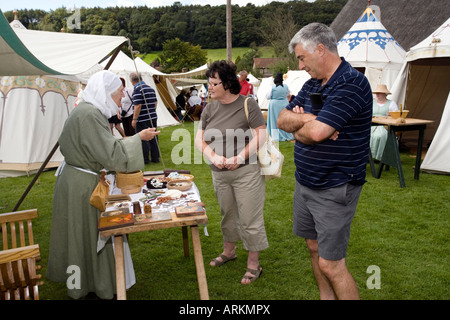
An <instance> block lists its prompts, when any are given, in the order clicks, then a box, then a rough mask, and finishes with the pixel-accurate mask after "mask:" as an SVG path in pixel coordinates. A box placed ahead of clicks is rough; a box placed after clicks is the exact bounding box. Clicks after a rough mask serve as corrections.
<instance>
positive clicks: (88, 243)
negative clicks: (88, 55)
mask: <svg viewBox="0 0 450 320" xmlns="http://www.w3.org/2000/svg"><path fill="white" fill-rule="evenodd" d="M123 96H124V93H123V85H122V82H121V81H120V79H119V77H117V76H116V75H115V74H113V73H112V72H110V71H100V72H98V73H95V74H94V75H93V76H92V77H91V78H90V79H89V81H88V84H87V86H86V88H85V90H84V91H83V102H81V103H80V104H79V105H78V106H77V107H76V108H75V109H74V110H73V111H72V113H71V114H70V116H69V118H68V119H67V121H66V123H65V125H64V128H63V130H62V133H61V136H60V137H59V140H58V142H59V146H60V150H61V153H62V154H63V155H64V158H65V160H64V162H65V164H64V165H63V166H60V168H59V169H58V177H57V180H56V184H55V190H54V195H53V213H52V226H51V234H50V246H49V259H48V268H47V278H48V279H49V280H51V281H55V282H66V283H67V289H68V295H69V297H71V298H73V299H79V298H83V297H86V296H87V295H88V294H89V293H95V295H96V296H97V297H98V298H101V299H113V298H114V294H115V291H116V280H115V265H114V252H113V245H112V242H111V239H108V240H107V241H106V243H104V245H102V246H101V247H100V248H99V249H97V244H98V243H99V233H98V229H97V224H98V219H99V217H100V211H99V210H98V209H96V208H95V207H94V206H92V205H91V204H90V202H89V199H90V197H91V194H92V192H93V190H94V188H95V187H96V186H97V183H98V181H99V177H100V171H101V170H103V169H105V170H107V171H123V172H132V171H137V170H141V169H143V168H144V161H143V158H142V147H141V140H151V139H153V138H154V137H155V136H156V135H157V134H158V133H159V132H157V131H156V130H155V129H154V128H149V129H146V130H143V131H141V132H140V133H138V134H135V135H133V136H132V137H128V138H127V139H117V138H115V137H114V136H113V135H111V129H110V126H109V123H108V118H110V117H111V116H112V115H115V114H116V113H117V110H118V108H119V107H120V101H121V99H122V97H123ZM69 277H72V278H73V279H69ZM76 277H78V278H76ZM68 279H69V281H68Z"/></svg>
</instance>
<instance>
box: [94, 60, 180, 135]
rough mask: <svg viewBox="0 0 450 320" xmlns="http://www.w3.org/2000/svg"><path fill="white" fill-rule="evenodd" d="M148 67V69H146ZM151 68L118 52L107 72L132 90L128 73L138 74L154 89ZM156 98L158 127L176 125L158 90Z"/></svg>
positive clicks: (103, 63) (104, 63) (105, 62)
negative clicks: (117, 77) (123, 80)
mask: <svg viewBox="0 0 450 320" xmlns="http://www.w3.org/2000/svg"><path fill="white" fill-rule="evenodd" d="M108 62H109V60H106V61H104V62H102V63H101V64H102V65H106V64H107V63H108ZM135 62H136V63H135ZM147 67H148V68H147ZM149 68H151V67H150V66H149V65H148V64H146V63H145V62H144V61H142V59H140V58H136V59H135V61H133V59H131V58H130V57H128V56H127V55H126V54H125V53H123V52H122V51H120V52H119V54H118V55H117V57H116V58H115V59H114V61H113V63H112V64H111V66H110V67H109V70H110V71H112V72H114V73H116V74H117V75H118V76H120V77H122V78H124V79H125V82H126V85H127V87H130V88H132V87H133V86H132V84H131V82H130V73H132V72H139V73H140V74H141V76H142V78H143V80H144V82H145V83H146V84H148V85H149V86H151V87H152V88H154V89H156V85H155V82H154V80H153V74H152V73H151V72H150V71H152V72H153V70H155V71H156V72H159V71H157V70H156V69H153V68H152V69H153V70H151V69H149ZM155 93H156V98H157V99H158V106H157V108H156V113H157V115H158V127H167V126H172V125H177V124H179V122H178V121H177V120H175V118H174V117H173V116H172V114H170V112H169V110H168V109H167V105H166V103H165V102H164V101H163V100H162V99H161V95H160V93H159V91H158V90H155Z"/></svg>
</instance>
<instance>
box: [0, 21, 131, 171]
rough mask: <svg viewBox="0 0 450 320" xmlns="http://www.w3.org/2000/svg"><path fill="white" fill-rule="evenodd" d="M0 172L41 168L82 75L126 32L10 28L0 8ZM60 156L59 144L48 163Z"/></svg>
mask: <svg viewBox="0 0 450 320" xmlns="http://www.w3.org/2000/svg"><path fill="white" fill-rule="evenodd" d="M0 36H1V37H0V54H1V56H2V59H1V60H0V177H4V176H16V175H24V174H29V173H30V172H34V171H36V170H37V169H39V168H40V167H41V166H42V164H43V163H45V161H46V160H47V159H46V158H47V156H49V155H50V154H51V152H52V151H53V150H54V147H55V146H56V145H57V139H58V137H59V135H60V133H61V130H62V127H63V125H64V122H65V120H66V119H67V117H68V115H69V113H70V112H71V110H72V109H73V107H74V104H75V99H76V95H77V92H78V88H79V85H80V82H81V81H83V80H84V79H85V77H84V75H85V74H89V73H90V72H92V70H93V69H96V68H98V63H99V62H100V61H101V60H102V59H103V58H104V57H106V56H107V55H108V54H110V53H111V52H112V51H114V50H117V49H118V48H120V47H121V46H122V45H123V44H124V43H125V42H126V41H127V39H126V38H124V37H103V36H90V35H77V34H67V33H56V32H45V31H34V30H26V29H23V28H14V29H13V28H11V26H10V25H9V24H8V22H7V20H6V18H5V17H4V15H3V14H1V12H0ZM61 161H62V155H61V153H60V152H59V150H56V152H55V153H54V154H53V156H52V157H51V159H50V160H49V162H48V163H47V166H46V167H47V168H49V167H55V166H58V165H59V163H60V162H61Z"/></svg>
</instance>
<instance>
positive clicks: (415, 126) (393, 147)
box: [370, 117, 433, 188]
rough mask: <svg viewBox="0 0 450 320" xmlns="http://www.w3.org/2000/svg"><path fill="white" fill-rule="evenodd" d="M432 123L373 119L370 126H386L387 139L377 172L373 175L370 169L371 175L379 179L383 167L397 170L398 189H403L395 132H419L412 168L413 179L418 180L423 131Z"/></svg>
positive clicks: (401, 119) (401, 169) (415, 120)
mask: <svg viewBox="0 0 450 320" xmlns="http://www.w3.org/2000/svg"><path fill="white" fill-rule="evenodd" d="M430 123H433V121H431V120H423V119H414V118H397V119H394V118H392V117H373V118H372V125H375V126H387V130H388V137H387V141H386V146H385V148H384V151H383V155H382V157H381V160H380V165H379V167H378V172H377V173H376V174H375V173H374V170H373V169H372V174H373V175H374V177H375V178H377V179H379V178H380V177H381V173H382V171H383V167H384V165H388V166H392V167H394V168H396V169H397V172H398V176H399V181H400V187H402V188H405V187H406V185H405V179H404V176H403V168H402V163H401V160H400V151H399V145H398V141H397V136H396V134H397V132H403V131H419V135H418V139H417V155H416V165H415V168H414V179H416V180H419V174H420V164H421V157H422V144H423V136H424V131H425V129H426V127H427V124H430ZM370 164H371V167H372V168H374V164H373V159H372V158H371V157H370Z"/></svg>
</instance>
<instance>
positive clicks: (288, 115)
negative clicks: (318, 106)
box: [277, 106, 339, 144]
mask: <svg viewBox="0 0 450 320" xmlns="http://www.w3.org/2000/svg"><path fill="white" fill-rule="evenodd" d="M316 117H317V116H315V115H313V114H310V113H304V111H303V108H302V107H299V106H296V107H295V108H294V109H292V111H291V110H287V109H283V110H281V112H280V114H279V116H278V120H277V127H278V128H279V129H282V130H284V131H286V132H291V133H292V134H293V135H294V138H295V140H297V141H300V142H301V143H303V144H317V143H320V142H322V141H325V140H327V139H331V140H336V139H337V137H338V134H339V132H337V131H336V129H334V128H333V127H332V126H330V125H328V124H325V123H323V122H320V121H317V120H316Z"/></svg>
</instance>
